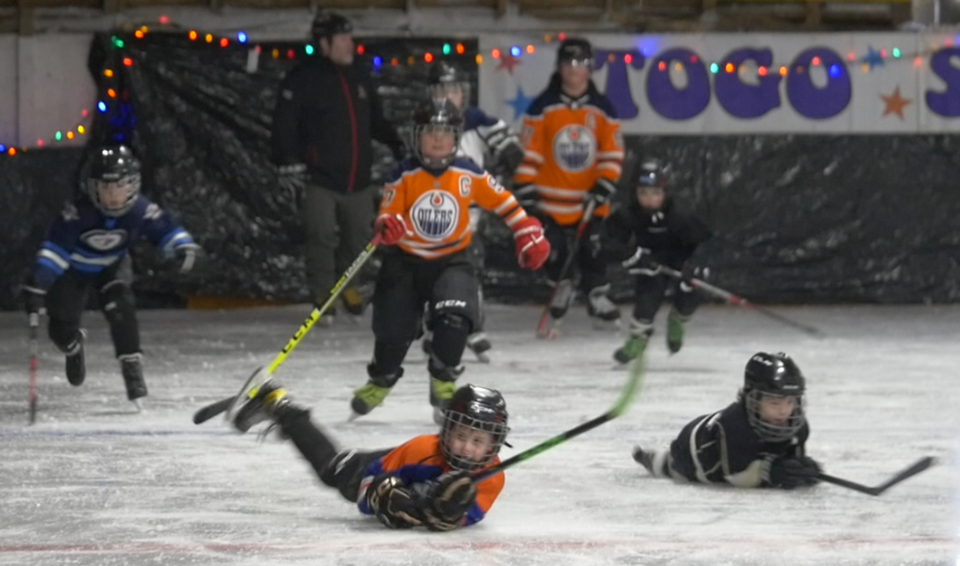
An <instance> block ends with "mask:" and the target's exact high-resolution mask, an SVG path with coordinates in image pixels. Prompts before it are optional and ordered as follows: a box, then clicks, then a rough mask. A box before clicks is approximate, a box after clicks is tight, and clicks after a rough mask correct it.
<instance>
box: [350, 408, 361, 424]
mask: <svg viewBox="0 0 960 566" xmlns="http://www.w3.org/2000/svg"><path fill="white" fill-rule="evenodd" d="M362 416H363V415H361V414H360V413H358V412H356V411H350V416H349V417H347V424H350V423H352V422H353V421H355V420H357V419H359V418H360V417H362Z"/></svg>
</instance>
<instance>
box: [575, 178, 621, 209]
mask: <svg viewBox="0 0 960 566" xmlns="http://www.w3.org/2000/svg"><path fill="white" fill-rule="evenodd" d="M616 192H617V185H616V184H614V182H613V181H611V180H610V179H606V178H604V177H600V178H599V179H597V182H596V184H594V185H593V187H592V188H591V189H590V190H589V191H587V193H586V194H584V195H583V201H584V202H589V201H591V200H592V201H593V202H595V203H597V208H599V207H601V206H603V205H605V204H607V203H608V202H610V199H612V198H613V195H614V194H616Z"/></svg>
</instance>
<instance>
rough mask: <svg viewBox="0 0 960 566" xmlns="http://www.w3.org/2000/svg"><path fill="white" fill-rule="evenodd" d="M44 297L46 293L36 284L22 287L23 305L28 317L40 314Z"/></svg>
mask: <svg viewBox="0 0 960 566" xmlns="http://www.w3.org/2000/svg"><path fill="white" fill-rule="evenodd" d="M46 297H47V292H46V291H45V290H43V289H41V288H40V287H39V286H38V285H36V284H33V283H28V284H27V285H24V286H23V304H24V307H26V309H25V310H26V311H27V314H28V315H32V314H40V313H41V312H42V311H43V304H44V300H45V299H46Z"/></svg>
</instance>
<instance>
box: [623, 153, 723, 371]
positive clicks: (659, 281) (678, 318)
mask: <svg viewBox="0 0 960 566" xmlns="http://www.w3.org/2000/svg"><path fill="white" fill-rule="evenodd" d="M668 174H669V171H668V168H667V167H665V166H664V165H663V164H662V163H661V162H660V161H659V160H657V159H648V160H645V161H643V162H642V163H641V165H640V172H639V175H638V178H637V182H636V191H635V193H636V194H635V198H633V199H631V202H630V205H629V206H626V207H623V208H620V209H618V210H617V211H615V212H614V213H613V214H612V215H611V216H610V217H609V218H608V219H607V220H606V222H605V239H606V242H605V243H604V247H605V248H607V253H608V254H611V255H615V256H619V259H622V258H623V257H625V256H628V255H629V256H631V257H629V259H627V260H626V261H624V262H623V266H624V267H626V268H627V269H628V271H629V273H631V274H633V275H635V276H636V279H635V286H634V296H635V297H634V298H635V300H636V304H635V305H634V307H633V318H632V319H631V320H630V337H629V338H628V339H627V342H626V343H625V344H624V345H623V346H622V347H621V348H619V349H618V350H617V351H616V352H615V353H614V354H613V357H614V359H616V360H617V361H618V362H620V363H622V364H625V363H628V362H629V361H630V360H633V359H636V358H637V357H638V356H639V355H640V354H641V353H642V352H643V350H644V349H645V348H646V347H647V342H648V341H649V340H650V336H651V335H652V334H653V319H654V317H655V316H656V314H657V311H658V310H659V309H660V305H661V304H662V303H663V299H664V295H665V294H666V292H667V289H668V288H669V287H671V286H673V291H674V293H673V308H672V309H671V310H670V314H669V316H668V317H667V347H668V348H669V349H670V352H671V353H676V352H678V351H679V350H680V347H681V346H682V345H683V335H684V329H685V325H686V323H687V321H688V320H689V319H690V316H691V315H693V312H694V311H695V310H696V309H697V306H698V305H699V303H700V299H699V297H698V296H697V294H696V293H695V292H694V289H693V287H691V286H690V285H688V284H687V283H685V282H684V280H676V279H673V278H672V277H670V276H668V275H666V274H664V273H661V272H660V267H659V266H660V265H665V266H667V267H671V268H673V269H676V270H678V271H682V272H683V273H684V279H687V280H689V277H691V276H693V275H695V274H699V272H697V271H695V270H694V269H693V267H692V265H691V264H690V258H691V256H693V253H694V251H696V249H697V246H698V245H700V244H701V243H703V242H704V241H706V240H707V239H709V238H710V231H709V230H708V229H707V227H706V225H705V224H704V223H703V222H702V221H701V220H700V219H699V218H697V216H696V215H694V214H692V213H690V212H688V211H686V210H684V209H683V208H682V207H681V206H680V205H679V204H678V203H677V202H676V201H675V200H674V199H673V198H672V197H671V196H669V195H668V194H666V189H667V186H668V179H667V176H668ZM627 250H628V251H627Z"/></svg>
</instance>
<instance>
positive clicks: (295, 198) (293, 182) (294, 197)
mask: <svg viewBox="0 0 960 566" xmlns="http://www.w3.org/2000/svg"><path fill="white" fill-rule="evenodd" d="M277 173H279V178H278V182H279V183H280V187H281V188H282V189H283V190H285V191H286V192H287V194H289V195H290V199H291V201H292V202H293V203H294V205H295V206H296V205H298V204H299V202H300V194H301V193H302V192H303V189H304V187H306V186H307V166H306V165H304V164H303V163H291V164H289V165H281V166H280V167H278V168H277Z"/></svg>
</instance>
